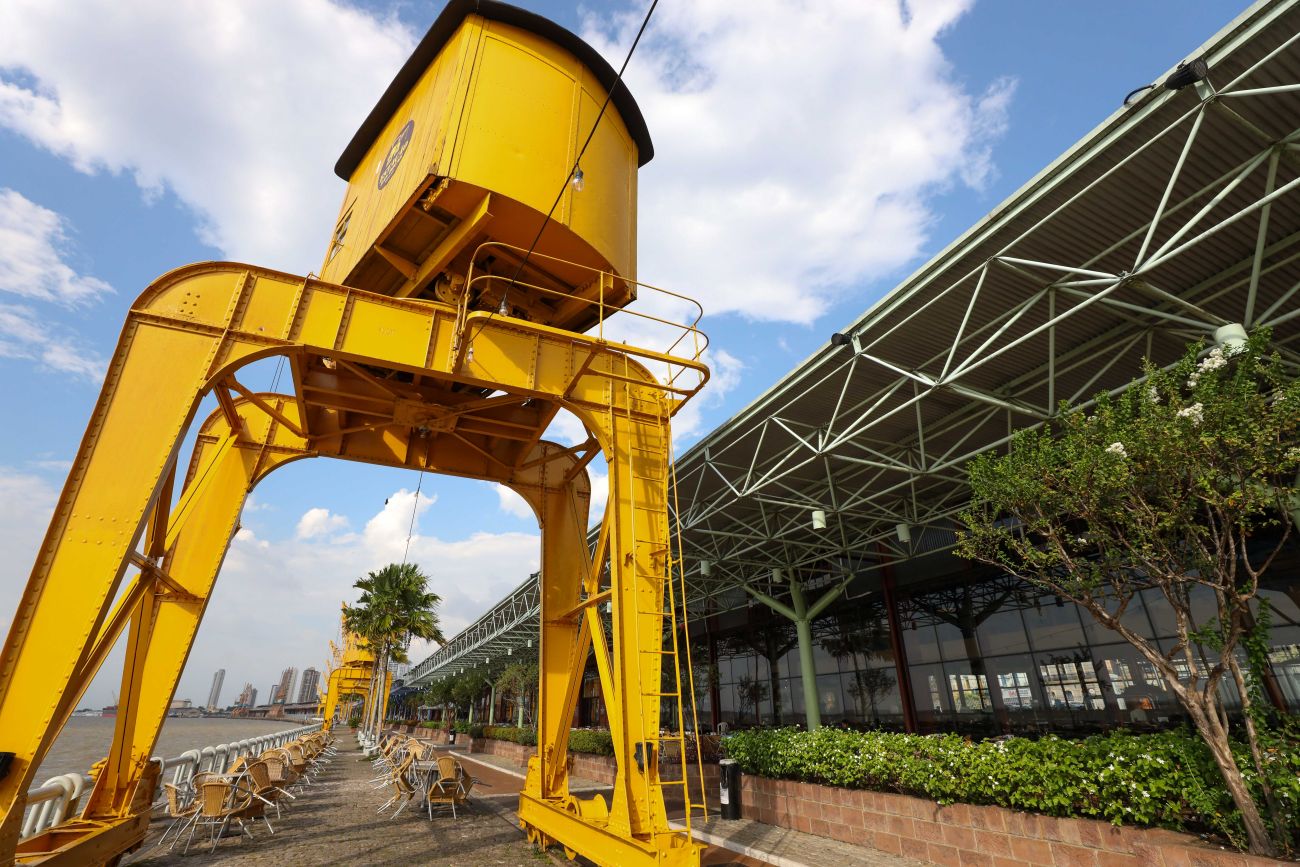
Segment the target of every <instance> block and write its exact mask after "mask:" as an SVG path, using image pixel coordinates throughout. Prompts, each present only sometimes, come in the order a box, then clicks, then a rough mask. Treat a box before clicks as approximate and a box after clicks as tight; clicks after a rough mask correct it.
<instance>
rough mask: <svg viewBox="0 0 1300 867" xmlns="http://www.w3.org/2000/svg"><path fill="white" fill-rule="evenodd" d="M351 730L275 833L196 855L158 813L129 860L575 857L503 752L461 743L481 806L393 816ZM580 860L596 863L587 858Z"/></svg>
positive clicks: (804, 852)
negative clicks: (521, 815)
mask: <svg viewBox="0 0 1300 867" xmlns="http://www.w3.org/2000/svg"><path fill="white" fill-rule="evenodd" d="M350 740H351V739H350V738H348V739H346V740H345V739H342V738H341V739H340V740H339V747H340V750H339V755H338V756H337V757H335V759H334V760H333V762H331V763H330V764H329V765H328V766H327V767H325V768H324V769H323V770H322V771H321V773H320V774H319V775H318V776H317V778H316V782H314V783H313V784H312V785H310V786H308V787H306V788H305V789H304V790H303V791H302V792H301V793H300V794H299V795H298V799H297V800H296V801H294V802H292V804H291V805H290V806H289V807H288V808H287V809H286V810H285V811H284V814H283V816H282V817H281V818H280V819H278V820H277V819H276V818H275V817H274V814H272V817H271V824H272V825H274V827H275V834H274V835H272V834H270V833H268V832H267V829H266V825H265V824H262V823H261V822H258V823H257V825H256V826H250V827H253V839H249V838H248V837H247V836H240V835H233V834H232V835H230V836H228V837H226V838H224V839H222V840H220V841H218V843H217V845H216V847H215V849H213V850H212V851H211V853H209V851H208V844H207V842H206V838H203V839H200V837H202V833H201V832H200V834H196V835H195V843H194V846H192V847H191V849H190V854H189V855H188V856H185V855H181V854H180V847H177V849H176V851H174V852H170V853H169V852H168V851H167V850H166V848H162V849H160V848H158V847H157V846H156V841H157V839H158V837H159V835H161V834H162V832H163V830H164V829H165V828H166V827H167V824H168V823H167V822H165V821H162V820H157V821H155V822H154V828H153V831H152V833H151V834H150V838H149V839H148V840H146V842H145V846H144V848H142V849H141V850H140V851H138V852H136V853H135V854H134V855H132V856H128V858H127V859H125V860H124V861H123V864H127V865H143V867H176V865H194V864H201V865H203V867H207V865H219V867H263V865H265V867H272V865H274V867H290V865H292V867H297V865H303V867H307V865H312V867H344V865H348V867H352V865H357V867H379V865H392V864H420V865H449V867H452V865H454V867H464V865H474V867H478V865H498V867H538V865H539V864H548V863H549V864H555V865H568V864H571V863H572V862H568V861H566V860H565V859H564V857H563V856H562V855H561V854H560V850H558V849H554V850H551V851H550V852H547V853H541V852H538V851H536V850H535V849H534V847H533V846H532V845H531V844H529V843H528V842H527V841H526V840H525V839H524V835H523V832H522V831H521V830H520V829H519V827H518V824H517V822H516V820H515V815H514V813H515V809H516V807H517V805H518V793H519V787H520V785H521V784H522V781H523V777H524V774H523V772H522V771H521V770H520V769H519V768H517V767H515V766H514V765H513V764H512V763H511V762H509V761H508V760H506V759H503V758H502V757H500V756H492V755H481V754H474V755H466V754H465V753H463V752H461V751H459V750H458V751H456V754H457V757H458V758H460V759H462V760H464V762H465V765H466V769H467V770H468V771H469V772H470V774H471V775H472V776H473V777H475V779H476V780H477V782H476V783H475V786H474V793H473V797H472V801H471V806H470V807H469V808H468V809H463V810H458V811H457V812H458V816H457V817H456V818H455V819H453V818H452V817H451V816H450V815H449V814H447V813H445V812H440V813H435V814H434V819H433V821H429V819H428V817H427V815H426V813H424V812H423V811H422V810H420V809H418V805H415V804H412V805H411V806H410V807H408V808H407V809H406V810H404V811H403V812H402V815H400V816H398V817H397V818H396V819H392V818H390V817H389V815H388V814H385V815H378V814H376V812H375V811H376V810H377V809H378V808H379V806H380V804H382V803H383V802H384V801H385V800H386V799H387V797H388V794H387V792H386V791H383V790H376V789H374V788H373V787H372V786H371V784H370V783H369V782H368V781H369V779H370V778H371V777H372V776H373V772H372V771H371V767H370V763H369V762H368V761H366V760H364V759H363V758H362V757H361V753H360V752H359V751H358V750H356V749H355V748H354V747H352V745H351V743H350ZM572 791H574V792H579V791H582V792H584V793H591V792H596V791H605V792H608V791H609V787H608V786H602V785H601V784H599V783H596V782H594V781H592V780H581V779H576V778H575V779H573V780H572ZM694 830H695V836H696V839H698V840H700V841H701V842H703V843H707V844H709V845H708V849H706V850H705V852H704V856H703V859H702V861H703V864H704V865H706V867H763V865H770V867H829V865H835V867H916V865H918V864H919V862H916V861H911V860H908V859H905V858H900V857H898V856H896V855H890V854H886V853H883V852H878V851H876V850H874V849H866V848H862V847H858V846H851V845H849V844H846V843H840V842H837V841H835V840H829V839H827V838H824V837H817V836H814V835H812V834H803V833H800V832H798V831H789V830H786V829H783V828H775V827H772V826H770V825H763V824H760V823H758V822H752V821H746V820H742V821H738V822H728V821H724V820H721V819H718V818H712V819H710V821H709V822H707V823H703V824H701V823H700V822H698V821H697V822H696V823H695V828H694ZM579 863H580V864H586V863H588V862H586V861H584V860H582V859H579Z"/></svg>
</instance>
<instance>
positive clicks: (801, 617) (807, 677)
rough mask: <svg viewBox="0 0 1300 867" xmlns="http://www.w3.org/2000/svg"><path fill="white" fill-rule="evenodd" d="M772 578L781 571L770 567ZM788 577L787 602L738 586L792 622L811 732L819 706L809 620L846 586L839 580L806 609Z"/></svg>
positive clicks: (797, 586)
mask: <svg viewBox="0 0 1300 867" xmlns="http://www.w3.org/2000/svg"><path fill="white" fill-rule="evenodd" d="M772 577H773V578H774V579H776V580H777V581H778V582H780V581H781V580H783V578H784V576H783V575H782V570H781V569H773V570H772ZM788 579H789V582H790V603H791V604H790V605H786V604H785V603H783V602H778V601H776V600H775V599H773V598H772V597H771V596H768V595H767V594H766V593H760V592H759V591H757V590H755V589H754V588H753V587H750V586H749V585H748V584H744V585H742V586H743V587H744V588H745V592H746V593H748V594H749V595H751V596H753V597H754V598H755V599H757V600H758V601H759V602H762V603H763V604H764V605H766V606H767V607H768V608H771V609H772V610H773V611H775V612H776V613H777V614H780V615H781V616H782V617H784V618H786V619H787V620H792V621H794V628H795V636H796V637H797V638H798V639H799V675H800V680H802V681H803V706H804V714H805V718H806V720H807V724H808V731H810V732H811V731H816V730H817V729H819V728H821V725H822V714H821V705H820V703H819V701H818V697H817V669H816V666H815V665H814V664H813V646H812V622H813V621H814V620H816V619H817V616H818V615H820V614H821V613H822V612H823V611H825V610H826V607H827V606H828V605H830V604H831V603H832V602H834V601H835V600H836V599H837V598H839V595H840V594H841V593H843V592H844V588H845V587H847V586H848V581H843V582H841V583H840V584H839V585H838V586H837V587H833V588H832V589H830V590H827V591H826V592H825V593H823V594H822V595H821V597H820V598H819V599H818V600H817V601H816V602H814V603H813V604H812V607H811V608H810V607H809V606H808V603H807V600H806V599H805V598H804V595H803V586H802V585H801V584H800V583H799V579H798V578H796V577H795V576H794V574H793V573H791V574H790V575H789V576H788Z"/></svg>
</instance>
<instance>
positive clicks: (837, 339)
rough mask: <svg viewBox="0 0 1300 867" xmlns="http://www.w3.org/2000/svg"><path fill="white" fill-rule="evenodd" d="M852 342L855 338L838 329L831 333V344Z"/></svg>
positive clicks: (838, 344) (845, 344)
mask: <svg viewBox="0 0 1300 867" xmlns="http://www.w3.org/2000/svg"><path fill="white" fill-rule="evenodd" d="M851 343H853V338H852V337H849V336H848V335H847V334H845V333H844V332H842V331H836V332H835V333H834V334H832V335H831V346H848V345H850V344H851Z"/></svg>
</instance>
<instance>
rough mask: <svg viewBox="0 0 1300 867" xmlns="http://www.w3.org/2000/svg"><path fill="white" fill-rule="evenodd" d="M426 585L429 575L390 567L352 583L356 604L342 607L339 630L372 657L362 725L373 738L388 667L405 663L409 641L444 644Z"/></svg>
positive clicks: (381, 710) (435, 602) (416, 569)
mask: <svg viewBox="0 0 1300 867" xmlns="http://www.w3.org/2000/svg"><path fill="white" fill-rule="evenodd" d="M428 585H429V576H427V575H425V574H424V573H423V572H421V571H420V567H419V566H417V565H415V564H414V563H401V564H399V563H390V564H388V565H387V566H385V567H384V568H382V569H380V570H379V571H377V572H371V573H369V574H368V575H367V576H366V577H365V578H361V579H359V580H357V582H356V583H355V584H353V586H354V587H356V588H357V589H358V590H360V591H361V596H360V598H359V599H358V600H357V604H356V605H345V606H344V607H343V625H344V626H345V627H346V628H347V629H349V630H350V631H352V632H355V633H357V634H358V635H360V636H361V637H362V638H363V639H364V640H365V641H366V643H367V644H368V645H370V647H371V649H372V650H373V651H374V654H375V669H374V675H373V679H372V681H371V690H372V691H371V695H373V696H375V701H374V702H372V703H371V704H372V714H371V717H370V719H368V720H366V721H365V722H364V723H363V728H364V730H366V731H368V732H370V733H371V734H372V735H373V734H375V733H377V730H378V728H379V726H380V724H381V723H382V721H383V717H384V708H383V707H382V706H380V699H381V697H382V693H383V684H384V679H385V673H386V672H387V671H388V665H389V663H390V662H406V661H408V657H407V650H408V649H409V647H410V643H411V639H412V638H423V639H425V640H426V641H436V642H438V643H439V644H442V643H443V642H444V641H445V639H444V638H443V635H442V630H441V629H440V628H439V625H438V613H437V610H436V609H437V606H438V603H439V602H441V601H442V598H441V597H440V596H438V594H436V593H432V592H430V591H429V589H428Z"/></svg>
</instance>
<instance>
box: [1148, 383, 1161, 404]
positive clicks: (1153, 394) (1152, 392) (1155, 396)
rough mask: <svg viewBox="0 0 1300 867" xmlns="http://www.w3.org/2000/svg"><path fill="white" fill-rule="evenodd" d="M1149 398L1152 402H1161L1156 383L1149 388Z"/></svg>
mask: <svg viewBox="0 0 1300 867" xmlns="http://www.w3.org/2000/svg"><path fill="white" fill-rule="evenodd" d="M1147 400H1149V401H1151V402H1152V403H1159V402H1160V392H1159V391H1157V390H1156V387H1155V386H1154V385H1153V386H1150V387H1148V388H1147Z"/></svg>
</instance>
